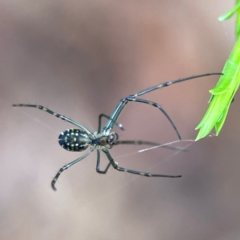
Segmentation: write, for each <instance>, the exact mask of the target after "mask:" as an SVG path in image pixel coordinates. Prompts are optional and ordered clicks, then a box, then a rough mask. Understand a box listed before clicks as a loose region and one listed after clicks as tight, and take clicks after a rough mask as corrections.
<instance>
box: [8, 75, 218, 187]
mask: <svg viewBox="0 0 240 240" xmlns="http://www.w3.org/2000/svg"><path fill="white" fill-rule="evenodd" d="M210 75H221V73H207V74H202V75H197V76H193V77H188V78H182V79H178V80H174V81H170V82H164V83H161V84H158V85H156V86H154V87H150V88H147V89H145V90H143V91H140V92H138V93H136V94H132V95H129V96H128V97H126V98H122V99H121V100H120V102H119V103H118V105H117V106H116V108H115V109H114V111H113V113H112V115H111V116H108V115H106V114H100V115H99V118H98V131H97V132H94V133H93V132H91V131H89V130H88V129H87V128H86V127H84V126H83V125H82V124H80V123H78V122H75V121H73V120H72V119H70V118H68V117H65V116H63V115H61V114H58V113H55V112H53V111H52V110H50V109H49V108H46V107H43V106H41V105H35V104H14V105H13V106H14V107H33V108H38V109H40V110H42V111H45V112H47V113H50V114H52V115H54V116H55V117H58V118H61V119H62V120H64V121H67V122H69V123H71V124H73V125H75V126H77V127H78V129H68V130H66V131H64V132H62V133H61V134H60V136H59V144H60V145H61V146H62V147H63V148H64V149H66V150H68V151H80V152H81V151H83V150H85V149H87V148H88V146H90V149H89V151H88V152H86V153H85V154H84V155H83V156H81V157H79V158H77V159H76V160H74V161H72V162H70V163H68V164H66V165H64V166H63V167H62V168H60V170H59V171H58V172H57V174H56V175H55V177H54V178H53V180H52V182H51V185H52V188H53V189H54V190H56V188H55V183H56V181H57V179H58V178H59V176H60V174H61V173H62V172H63V171H64V170H67V169H68V168H69V167H71V166H73V165H74V164H75V163H77V162H79V161H81V160H83V159H84V158H86V157H87V156H88V155H89V154H91V153H92V152H93V151H94V150H95V149H97V165H96V171H97V172H98V173H101V174H105V173H107V171H108V169H109V167H110V166H112V167H113V168H114V169H116V170H118V171H120V172H128V173H132V174H137V175H141V176H145V177H169V178H178V177H181V176H180V175H174V176H173V175H162V174H152V173H147V172H139V171H136V170H131V169H126V168H122V167H119V166H118V163H117V162H116V161H114V159H113V158H112V156H111V154H110V152H109V151H108V149H111V148H112V147H113V146H114V145H119V144H135V145H141V144H145V145H160V143H154V142H149V141H142V140H125V141H124V140H123V141H119V140H118V134H117V133H115V132H111V130H112V129H113V126H114V125H116V126H117V127H119V128H120V129H121V130H123V127H122V124H120V123H118V122H117V119H118V117H119V115H120V113H121V112H122V110H123V108H124V107H125V106H126V104H127V103H128V102H136V103H145V104H149V105H150V106H153V107H156V108H157V109H159V110H160V111H161V112H162V113H163V114H164V115H165V117H166V118H167V119H168V120H169V122H170V123H171V125H172V127H173V128H174V130H175V132H176V134H177V136H178V138H179V139H180V140H181V136H180V134H179V132H178V130H177V128H176V126H175V124H174V123H173V121H172V119H171V118H170V116H169V115H168V114H167V112H166V111H165V110H164V109H163V108H162V107H161V106H160V105H159V104H158V103H155V102H151V101H148V100H145V99H141V98H138V97H139V96H141V95H144V94H146V93H149V92H151V91H154V90H157V89H160V88H163V87H168V86H170V85H172V84H175V83H180V82H183V81H186V80H190V79H194V78H199V77H205V76H210ZM103 117H105V118H107V119H108V122H107V123H106V125H105V126H104V128H101V122H102V118H103ZM163 147H165V148H168V149H172V150H176V149H177V150H179V148H174V147H171V146H163ZM180 150H181V149H180ZM100 152H103V153H104V154H105V155H106V157H107V158H108V160H109V163H108V165H107V167H106V168H105V170H100Z"/></svg>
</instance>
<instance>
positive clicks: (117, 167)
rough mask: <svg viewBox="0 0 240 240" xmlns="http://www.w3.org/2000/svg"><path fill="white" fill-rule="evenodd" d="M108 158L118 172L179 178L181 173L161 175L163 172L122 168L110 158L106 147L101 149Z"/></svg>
mask: <svg viewBox="0 0 240 240" xmlns="http://www.w3.org/2000/svg"><path fill="white" fill-rule="evenodd" d="M102 151H103V152H104V153H105V154H106V156H107V158H108V160H109V161H110V163H111V165H112V166H113V167H114V168H115V169H116V170H118V171H120V172H128V173H132V174H137V175H141V176H144V177H166V178H180V177H182V176H181V175H163V174H153V173H147V172H139V171H135V170H132V169H127V168H123V167H119V166H118V163H117V162H115V161H114V159H113V158H112V156H111V155H110V153H109V152H108V150H107V149H103V150H102Z"/></svg>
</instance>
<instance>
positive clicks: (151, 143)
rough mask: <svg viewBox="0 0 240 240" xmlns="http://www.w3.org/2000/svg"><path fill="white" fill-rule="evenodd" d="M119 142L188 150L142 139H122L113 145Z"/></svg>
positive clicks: (119, 143)
mask: <svg viewBox="0 0 240 240" xmlns="http://www.w3.org/2000/svg"><path fill="white" fill-rule="evenodd" d="M121 144H129V145H150V146H159V147H162V148H167V149H170V150H176V151H183V152H188V150H187V149H185V148H182V147H173V146H171V145H167V144H166V145H165V144H162V143H157V142H149V141H142V140H122V141H117V142H116V143H115V145H121Z"/></svg>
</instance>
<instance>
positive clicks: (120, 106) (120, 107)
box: [103, 73, 223, 137]
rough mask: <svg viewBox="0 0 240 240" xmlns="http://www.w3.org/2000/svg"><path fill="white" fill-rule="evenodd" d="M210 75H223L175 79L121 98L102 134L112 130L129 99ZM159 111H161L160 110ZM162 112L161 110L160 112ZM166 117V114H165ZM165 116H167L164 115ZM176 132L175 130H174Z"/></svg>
mask: <svg viewBox="0 0 240 240" xmlns="http://www.w3.org/2000/svg"><path fill="white" fill-rule="evenodd" d="M211 75H223V74H222V73H206V74H201V75H196V76H191V77H187V78H180V79H177V80H173V81H168V82H164V83H160V84H158V85H156V86H153V87H150V88H147V89H145V90H142V91H140V92H138V93H136V94H133V95H129V96H128V97H126V98H122V99H121V100H120V102H119V103H118V105H117V106H116V108H115V109H114V111H113V113H112V115H111V116H110V117H111V119H110V120H109V121H108V122H107V123H106V125H105V127H104V129H103V133H104V134H109V132H110V131H111V129H112V128H113V125H114V123H115V122H116V121H117V119H118V117H119V115H120V113H121V112H122V110H123V108H124V107H125V105H126V104H127V103H128V101H130V100H128V99H129V98H130V99H131V98H132V99H133V98H136V97H138V96H141V95H144V94H146V93H149V92H152V91H154V90H157V89H160V88H163V87H168V86H170V85H172V84H175V83H180V82H184V81H188V80H191V79H196V78H200V77H206V76H211ZM160 110H161V109H160ZM161 111H162V110H161ZM164 114H165V113H164ZM165 115H166V114H165ZM166 116H167V115H166ZM172 125H173V124H172ZM175 131H176V129H175ZM178 137H179V133H178Z"/></svg>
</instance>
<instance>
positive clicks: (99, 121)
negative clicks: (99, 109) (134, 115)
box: [98, 113, 124, 133]
mask: <svg viewBox="0 0 240 240" xmlns="http://www.w3.org/2000/svg"><path fill="white" fill-rule="evenodd" d="M103 117H105V118H107V119H109V120H112V118H111V117H110V116H108V115H106V114H104V113H101V114H100V115H99V117H98V133H100V131H101V128H102V118H103ZM114 124H115V125H116V126H118V127H119V128H120V129H121V130H124V128H123V125H122V124H121V123H118V122H115V123H114Z"/></svg>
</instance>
